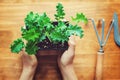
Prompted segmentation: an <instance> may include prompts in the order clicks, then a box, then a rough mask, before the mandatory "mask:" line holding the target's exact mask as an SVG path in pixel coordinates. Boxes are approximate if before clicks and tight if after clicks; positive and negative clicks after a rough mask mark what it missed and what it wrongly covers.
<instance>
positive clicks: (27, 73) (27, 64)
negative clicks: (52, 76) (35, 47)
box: [19, 50, 37, 80]
mask: <svg viewBox="0 0 120 80" xmlns="http://www.w3.org/2000/svg"><path fill="white" fill-rule="evenodd" d="M20 54H21V59H22V67H23V70H22V73H21V76H20V79H19V80H33V76H34V73H35V70H36V67H37V58H36V56H35V55H28V54H27V53H26V52H25V50H22V51H21V52H20Z"/></svg>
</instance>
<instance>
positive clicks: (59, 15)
mask: <svg viewBox="0 0 120 80" xmlns="http://www.w3.org/2000/svg"><path fill="white" fill-rule="evenodd" d="M56 11H57V13H56V14H55V15H54V16H55V19H56V20H57V21H60V20H62V19H64V16H65V12H64V10H63V5H62V4H61V3H58V5H57V6H56Z"/></svg>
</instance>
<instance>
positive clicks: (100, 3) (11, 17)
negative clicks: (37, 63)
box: [0, 0, 120, 80]
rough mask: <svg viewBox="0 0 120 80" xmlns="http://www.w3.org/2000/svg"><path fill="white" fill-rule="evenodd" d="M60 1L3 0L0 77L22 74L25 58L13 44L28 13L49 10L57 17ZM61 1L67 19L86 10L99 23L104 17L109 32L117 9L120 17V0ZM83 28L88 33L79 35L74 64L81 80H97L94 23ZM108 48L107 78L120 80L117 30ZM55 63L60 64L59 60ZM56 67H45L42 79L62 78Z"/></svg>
mask: <svg viewBox="0 0 120 80" xmlns="http://www.w3.org/2000/svg"><path fill="white" fill-rule="evenodd" d="M57 2H59V0H53V1H49V0H0V80H18V79H19V76H20V74H21V70H22V63H21V57H20V55H17V54H11V52H10V50H9V45H10V43H11V42H12V41H13V40H14V39H16V38H18V37H20V27H21V26H23V25H24V17H25V16H26V14H27V13H28V12H29V11H35V12H39V13H42V12H45V11H46V12H47V13H48V15H49V16H50V17H51V18H52V19H53V20H54V16H53V14H54V13H55V6H56V4H57ZM61 2H62V3H63V5H64V7H65V12H66V14H67V15H66V19H67V20H70V17H71V16H74V15H75V13H76V12H83V13H85V14H86V15H87V17H88V18H94V19H95V20H96V24H98V22H97V20H98V19H101V18H104V19H105V21H106V26H105V33H107V30H108V28H109V24H110V21H111V20H112V17H113V13H114V12H115V11H116V12H117V13H118V16H119V19H120V1H119V0H112V1H111V0H91V1H90V0H61ZM119 22H120V21H119ZM82 27H83V29H84V32H85V33H84V34H85V36H84V38H82V39H77V38H76V39H77V46H76V55H75V59H74V67H75V71H76V74H77V76H78V78H79V80H81V79H83V80H94V75H95V74H94V73H95V62H96V54H97V51H98V50H99V45H98V41H97V38H96V35H95V32H94V30H93V26H92V25H91V22H89V24H88V25H87V26H85V25H83V26H82ZM100 29H101V27H98V30H99V32H100V31H101V30H100ZM119 29H120V27H119ZM104 50H105V56H104V66H103V79H104V80H120V47H118V46H117V45H116V44H115V43H114V36H113V30H112V32H111V34H110V37H109V40H108V42H107V44H106V46H105V47H104ZM50 55H51V59H50V58H49V59H48V60H51V61H52V60H54V59H52V57H56V56H55V54H50ZM45 58H46V57H45ZM46 61H47V60H46ZM53 62H54V61H53ZM52 64H53V63H52ZM41 65H42V64H41ZM54 65H55V66H56V63H54ZM45 69H46V70H47V71H46V70H45ZM55 69H56V67H51V65H46V67H45V68H43V69H42V70H41V71H42V72H43V74H44V75H43V74H41V77H40V80H60V79H58V78H59V76H58V75H57V74H59V73H58V72H57V71H56V70H55ZM36 80H37V79H36Z"/></svg>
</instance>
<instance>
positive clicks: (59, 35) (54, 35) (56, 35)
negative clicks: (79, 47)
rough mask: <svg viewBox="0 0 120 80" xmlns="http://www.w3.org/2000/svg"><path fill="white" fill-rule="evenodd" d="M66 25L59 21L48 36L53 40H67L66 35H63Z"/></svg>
mask: <svg viewBox="0 0 120 80" xmlns="http://www.w3.org/2000/svg"><path fill="white" fill-rule="evenodd" d="M66 29H67V26H66V24H65V23H64V22H62V21H60V22H59V23H58V25H57V26H55V29H54V30H53V32H51V34H50V38H51V39H52V41H53V42H55V43H56V42H65V41H67V40H68V38H67V36H66V35H65V32H66Z"/></svg>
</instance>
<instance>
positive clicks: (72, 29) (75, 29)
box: [66, 25, 84, 38]
mask: <svg viewBox="0 0 120 80" xmlns="http://www.w3.org/2000/svg"><path fill="white" fill-rule="evenodd" d="M66 35H67V36H71V35H76V36H79V37H80V38H82V37H83V35H84V34H83V30H82V28H81V27H80V26H78V25H75V26H74V25H69V26H68V28H67V30H66Z"/></svg>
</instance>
